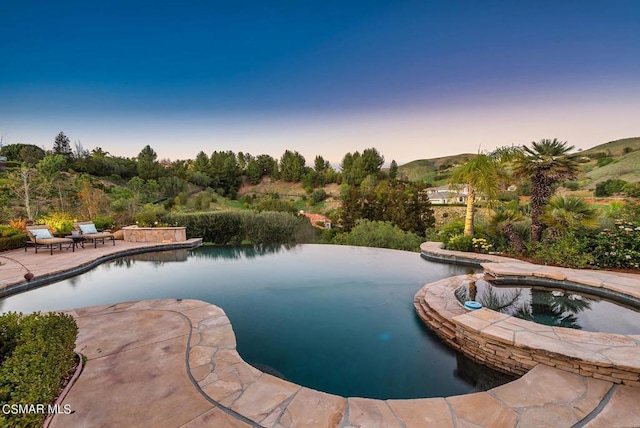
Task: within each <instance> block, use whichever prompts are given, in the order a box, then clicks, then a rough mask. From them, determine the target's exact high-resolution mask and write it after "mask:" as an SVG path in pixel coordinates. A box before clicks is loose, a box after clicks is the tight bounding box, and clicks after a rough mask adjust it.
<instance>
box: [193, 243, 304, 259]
mask: <svg viewBox="0 0 640 428" xmlns="http://www.w3.org/2000/svg"><path fill="white" fill-rule="evenodd" d="M296 247H297V246H296V245H293V244H281V245H256V246H254V245H244V246H239V247H227V246H223V247H209V248H215V251H199V252H194V254H193V257H195V258H206V259H213V260H218V259H223V260H237V259H255V258H256V257H263V256H269V255H273V254H278V253H280V252H288V251H292V250H294V249H295V248H296Z"/></svg>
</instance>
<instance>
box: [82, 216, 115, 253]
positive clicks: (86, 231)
mask: <svg viewBox="0 0 640 428" xmlns="http://www.w3.org/2000/svg"><path fill="white" fill-rule="evenodd" d="M73 227H74V228H75V229H76V230H77V231H79V232H80V235H81V236H82V237H83V238H84V239H85V241H89V242H93V248H96V247H97V246H98V242H101V243H102V245H104V241H105V240H110V241H111V242H113V245H116V239H115V236H113V233H111V232H98V230H97V229H96V225H95V224H93V222H92V221H79V222H76V223H73Z"/></svg>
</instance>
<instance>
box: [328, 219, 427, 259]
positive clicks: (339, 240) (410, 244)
mask: <svg viewBox="0 0 640 428" xmlns="http://www.w3.org/2000/svg"><path fill="white" fill-rule="evenodd" d="M333 243H334V244H340V245H355V246H359V247H377V248H391V249H394V250H405V251H419V249H420V244H421V243H422V238H421V237H419V236H418V235H416V234H414V233H411V232H405V231H404V230H402V229H400V228H399V227H398V226H396V225H394V224H393V223H391V222H389V221H370V220H366V219H360V220H357V221H356V225H355V226H354V227H353V228H352V229H351V231H350V232H349V233H341V234H339V235H336V237H335V238H334V240H333Z"/></svg>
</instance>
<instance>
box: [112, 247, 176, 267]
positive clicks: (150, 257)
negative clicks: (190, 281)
mask: <svg viewBox="0 0 640 428" xmlns="http://www.w3.org/2000/svg"><path fill="white" fill-rule="evenodd" d="M187 255H188V250H186V249H177V250H169V251H156V252H152V253H142V254H136V255H133V256H126V257H121V258H118V259H115V260H113V261H111V262H109V263H108V264H107V266H108V265H109V264H112V265H113V266H116V267H126V268H130V267H132V266H133V265H134V264H135V263H136V262H153V263H154V264H158V265H162V264H164V263H167V262H186V261H187Z"/></svg>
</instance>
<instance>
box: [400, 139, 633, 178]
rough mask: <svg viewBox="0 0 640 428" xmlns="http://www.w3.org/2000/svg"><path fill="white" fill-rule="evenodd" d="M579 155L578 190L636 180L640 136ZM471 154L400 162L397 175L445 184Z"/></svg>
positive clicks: (600, 146)
mask: <svg viewBox="0 0 640 428" xmlns="http://www.w3.org/2000/svg"><path fill="white" fill-rule="evenodd" d="M576 155H577V156H578V157H579V158H580V172H579V174H578V178H577V180H576V181H577V182H578V183H579V184H580V189H584V190H593V189H594V188H595V186H596V184H597V183H600V182H602V181H606V180H609V179H622V180H625V181H628V182H632V183H635V182H640V137H633V138H623V139H621V140H615V141H610V142H608V143H604V144H599V145H597V146H595V147H592V148H590V149H587V150H583V151H581V152H578V153H576ZM472 156H474V155H473V154H470V153H464V154H460V155H454V156H444V157H439V158H432V159H419V160H415V161H412V162H409V163H407V164H404V165H401V166H400V167H399V168H398V170H399V172H400V174H401V175H402V176H404V177H406V178H407V179H409V180H412V181H417V180H423V181H426V182H427V183H429V184H431V185H433V186H439V185H443V184H446V183H447V179H448V178H449V174H450V173H451V170H452V169H453V168H454V167H455V166H456V165H460V164H461V163H463V162H464V161H465V160H467V159H469V158H470V157H472Z"/></svg>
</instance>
